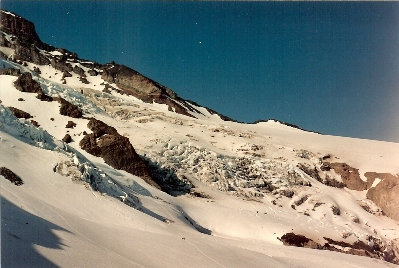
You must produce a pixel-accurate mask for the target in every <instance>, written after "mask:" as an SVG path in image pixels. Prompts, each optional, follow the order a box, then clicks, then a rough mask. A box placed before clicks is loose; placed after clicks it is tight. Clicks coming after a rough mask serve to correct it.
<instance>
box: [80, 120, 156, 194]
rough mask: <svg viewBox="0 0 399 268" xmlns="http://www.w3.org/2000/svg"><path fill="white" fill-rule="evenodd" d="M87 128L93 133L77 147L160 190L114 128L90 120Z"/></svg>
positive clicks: (134, 152)
mask: <svg viewBox="0 0 399 268" xmlns="http://www.w3.org/2000/svg"><path fill="white" fill-rule="evenodd" d="M87 127H88V128H89V129H90V130H91V131H93V133H91V134H89V135H86V136H85V137H83V139H82V140H81V141H80V143H79V146H80V147H81V148H82V149H83V150H85V151H86V152H88V153H89V154H92V155H95V156H99V157H101V158H103V159H104V161H105V163H107V164H108V165H110V166H111V167H114V168H116V169H121V170H125V171H127V172H129V173H131V174H133V175H136V176H139V177H141V178H142V179H144V180H145V181H146V182H147V183H148V184H150V185H152V186H154V187H156V188H158V189H160V187H159V185H158V184H157V183H156V182H155V181H154V180H153V178H152V176H151V174H150V172H149V168H148V166H147V164H146V163H145V162H144V161H143V159H141V158H140V156H139V155H138V154H137V153H136V151H135V150H134V148H133V146H132V145H131V143H130V141H129V138H127V137H124V136H121V135H120V134H119V133H118V132H117V131H116V129H115V128H113V127H111V126H108V125H107V124H105V123H104V122H102V121H100V120H97V119H94V118H92V119H90V121H89V123H88V124H87Z"/></svg>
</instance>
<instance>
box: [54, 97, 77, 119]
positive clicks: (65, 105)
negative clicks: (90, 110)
mask: <svg viewBox="0 0 399 268" xmlns="http://www.w3.org/2000/svg"><path fill="white" fill-rule="evenodd" d="M57 100H58V102H59V103H60V104H61V107H60V114H61V115H65V116H69V117H73V118H81V117H82V116H83V113H82V110H81V109H80V108H79V107H78V106H76V105H75V104H72V103H70V102H69V101H67V100H64V99H63V98H57Z"/></svg>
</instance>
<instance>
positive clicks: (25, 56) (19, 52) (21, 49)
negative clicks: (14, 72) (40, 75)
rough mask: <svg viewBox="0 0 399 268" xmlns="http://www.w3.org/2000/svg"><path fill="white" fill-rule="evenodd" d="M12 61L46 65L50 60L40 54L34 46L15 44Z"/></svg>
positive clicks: (30, 44)
mask: <svg viewBox="0 0 399 268" xmlns="http://www.w3.org/2000/svg"><path fill="white" fill-rule="evenodd" d="M14 60H22V61H28V62H32V63H35V64H38V65H48V64H49V63H50V60H49V59H48V58H47V57H46V56H44V55H43V54H42V53H40V51H39V49H38V48H37V46H36V45H35V44H32V43H21V42H17V43H16V46H15V53H14Z"/></svg>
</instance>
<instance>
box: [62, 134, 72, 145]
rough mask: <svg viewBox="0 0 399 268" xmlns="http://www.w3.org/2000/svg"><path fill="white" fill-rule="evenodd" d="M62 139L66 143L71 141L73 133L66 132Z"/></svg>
mask: <svg viewBox="0 0 399 268" xmlns="http://www.w3.org/2000/svg"><path fill="white" fill-rule="evenodd" d="M62 141H63V142H65V143H70V142H71V141H72V137H71V135H69V134H65V136H64V137H63V138H62Z"/></svg>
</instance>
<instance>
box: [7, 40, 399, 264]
mask: <svg viewBox="0 0 399 268" xmlns="http://www.w3.org/2000/svg"><path fill="white" fill-rule="evenodd" d="M4 36H5V37H4V38H6V39H7V41H8V42H11V43H12V42H13V39H12V37H11V36H10V35H8V34H5V35H4ZM0 51H2V52H3V53H4V54H5V55H6V56H7V58H8V59H4V60H3V62H5V63H7V66H10V65H11V66H13V67H14V68H16V69H19V70H20V71H21V73H23V72H29V73H31V74H32V77H33V79H34V80H35V81H37V82H39V83H40V86H41V88H42V90H43V92H44V93H45V94H47V95H49V96H51V97H57V98H63V99H65V100H66V101H68V102H70V103H72V104H74V105H77V106H78V107H79V108H80V109H81V110H82V111H83V115H84V116H83V117H82V118H71V117H68V116H64V115H61V114H60V104H59V102H57V101H52V102H47V101H41V100H39V99H38V98H36V94H35V93H26V92H21V91H19V90H17V89H16V87H15V85H14V82H15V81H16V80H17V79H18V77H17V76H12V75H0V101H1V103H0V167H7V168H8V169H10V170H12V171H13V172H15V173H16V174H17V175H18V176H19V177H21V179H22V180H23V181H24V184H23V185H21V186H16V185H14V184H12V183H11V182H10V181H8V180H6V179H5V177H4V176H1V175H0V186H1V196H2V199H1V202H2V203H1V208H2V210H1V222H2V229H1V236H2V247H1V248H2V251H1V254H2V265H3V266H4V267H27V266H34V267H54V266H55V267H58V266H59V267H70V266H72V267H91V266H100V267H124V266H128V267H131V266H145V267H192V266H194V267H218V266H222V267H337V266H343V267H394V266H395V265H394V264H391V263H389V262H385V261H383V260H379V259H375V258H369V257H365V256H355V255H349V254H343V253H339V252H333V251H328V250H316V249H309V248H297V247H290V246H285V245H284V244H283V242H282V241H281V237H282V236H283V235H284V234H287V233H291V232H292V233H295V234H299V235H304V236H306V237H308V238H310V239H312V240H313V241H314V242H315V243H318V244H319V245H325V243H326V242H327V241H328V240H327V239H330V240H331V239H332V240H334V241H339V242H342V243H341V244H340V245H336V249H339V250H342V251H345V252H349V251H351V250H352V248H350V247H347V246H345V245H347V244H356V243H363V244H362V245H366V246H368V247H371V248H378V247H380V251H379V253H381V254H382V253H383V254H385V255H384V256H382V255H381V256H380V259H384V258H385V259H388V258H386V256H388V255H389V254H391V253H392V252H396V254H399V225H398V222H397V221H395V220H394V219H393V218H392V217H391V218H390V217H387V216H386V215H384V212H383V210H382V209H381V208H380V207H378V206H377V205H376V204H375V203H373V201H371V200H370V199H367V190H368V189H369V188H370V187H372V188H373V187H378V185H380V184H381V181H383V178H382V177H380V178H377V179H376V180H374V181H373V182H371V183H370V185H369V186H367V187H368V188H365V190H356V189H350V188H348V187H343V186H342V185H343V184H344V183H346V181H345V179H346V178H344V177H345V176H346V175H345V176H344V175H342V174H339V170H338V169H337V170H335V169H333V168H331V167H328V168H325V167H326V165H327V166H328V164H329V163H330V162H331V163H346V164H348V165H349V167H351V168H353V169H350V170H349V171H348V174H349V175H348V176H349V177H350V176H351V175H350V174H351V173H356V172H358V173H359V177H360V182H359V181H357V183H358V184H360V185H362V183H363V184H367V183H369V182H368V181H367V178H366V176H365V175H364V174H365V173H366V172H377V173H389V174H392V175H395V174H399V165H398V162H397V159H399V144H397V143H389V142H381V141H371V140H362V139H354V138H346V137H335V136H329V135H321V134H316V133H311V132H306V131H303V130H299V129H296V128H293V127H289V126H286V125H283V124H281V123H279V122H276V121H272V120H270V121H267V122H260V123H257V124H243V123H238V122H232V121H224V120H223V119H222V116H220V115H218V114H216V113H213V112H212V111H210V110H208V109H206V108H204V107H200V106H199V105H197V104H193V103H191V102H186V103H185V104H184V103H183V102H181V103H179V100H178V99H170V100H169V99H168V101H171V102H172V103H173V102H176V103H178V104H181V105H183V104H184V105H188V106H189V107H187V106H184V105H183V106H184V107H186V108H187V113H188V114H189V115H192V117H190V116H186V115H183V114H180V113H177V112H175V110H174V109H171V106H168V105H167V104H160V103H155V102H153V103H151V102H145V101H143V100H142V99H139V98H138V97H135V96H134V95H131V94H130V95H129V94H124V91H123V88H119V87H118V85H116V84H115V83H110V82H107V81H106V80H104V77H103V76H102V75H101V72H102V70H101V68H100V67H98V68H97V67H95V66H97V65H96V64H95V63H92V62H90V61H83V60H80V59H78V58H69V56H68V55H69V54H68V55H67V53H66V52H65V54H63V53H64V52H63V50H54V51H46V50H43V49H39V50H38V51H39V53H41V55H42V56H43V57H48V59H53V60H54V59H60V58H62V57H63V56H65V58H66V59H65V62H64V64H70V66H71V68H74V69H76V68H77V69H78V71H76V72H75V71H73V72H72V71H71V72H70V74H69V75H68V76H65V72H62V71H60V70H59V69H56V68H55V67H54V66H53V65H51V64H49V65H38V64H35V63H32V62H21V61H19V62H17V61H15V60H14V59H13V57H15V51H14V50H13V49H12V48H10V47H0ZM90 66H91V67H90ZM93 66H94V67H93ZM64 67H65V66H64ZM58 68H60V67H58ZM78 72H83V75H82V74H78ZM82 77H84V78H85V79H86V81H85V80H84V79H82ZM125 93H126V92H125ZM8 107H15V108H18V109H20V110H23V111H25V112H28V113H29V114H31V115H32V116H33V117H32V118H31V119H18V118H16V117H15V116H14V115H13V114H12V113H11V111H10V110H9V108H8ZM91 117H94V118H96V119H98V120H101V121H103V122H104V123H106V124H108V125H109V126H112V127H114V128H115V129H116V130H117V131H118V133H120V134H121V135H123V136H126V137H128V138H129V140H130V142H131V144H132V145H133V146H134V148H135V150H136V151H137V153H138V154H139V155H140V156H141V157H142V158H143V159H145V160H146V161H147V163H148V164H149V166H150V167H151V169H152V172H153V174H154V176H156V177H157V178H156V179H158V180H159V182H161V183H163V184H166V185H168V184H170V185H171V187H170V188H171V189H172V190H171V191H169V194H168V193H166V192H163V191H161V190H158V189H156V188H154V187H152V186H150V185H148V184H147V183H146V182H145V180H143V179H142V178H140V177H137V176H134V175H132V174H129V173H127V172H125V171H122V170H116V169H114V168H112V167H111V166H109V165H108V164H106V163H105V161H104V160H103V159H102V158H100V157H96V156H93V155H91V154H89V153H87V152H86V151H84V150H83V149H82V148H81V147H80V145H79V143H80V141H81V140H82V139H83V138H84V137H85V135H86V134H90V133H91V132H92V131H91V130H90V129H89V128H88V126H87V124H88V122H89V119H90V118H91ZM31 120H34V121H36V122H37V123H38V124H39V126H38V127H37V126H34V125H33V124H32V122H31ZM69 121H73V122H74V123H75V124H76V126H75V127H73V128H66V125H67V124H68V122H69ZM65 134H70V136H71V137H72V142H71V143H69V144H66V143H64V142H62V141H61V139H62V138H63V137H64V136H65ZM327 156H328V157H327ZM323 159H329V160H328V161H330V162H323V161H324V160H323ZM323 167H324V169H323ZM354 170H358V171H356V172H354ZM352 175H353V174H352ZM175 183H178V184H179V186H181V187H180V188H179V189H175V188H173V187H174V184H175ZM332 185H334V186H335V187H332ZM337 185H338V186H337ZM388 216H389V215H388ZM344 242H345V243H347V244H344ZM376 254H377V253H376ZM389 256H390V255H389ZM332 260H333V261H332ZM391 261H392V260H391Z"/></svg>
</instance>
